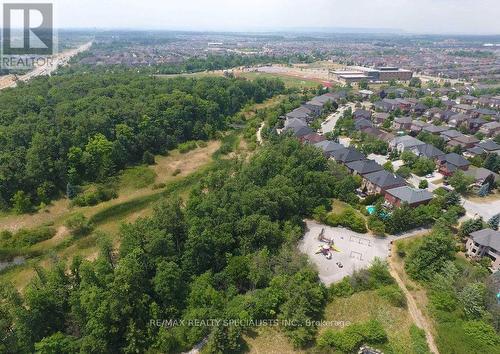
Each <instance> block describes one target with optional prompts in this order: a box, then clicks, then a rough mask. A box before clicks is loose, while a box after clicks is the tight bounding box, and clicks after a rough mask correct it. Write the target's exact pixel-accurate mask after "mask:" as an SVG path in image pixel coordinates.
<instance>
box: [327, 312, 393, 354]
mask: <svg viewBox="0 0 500 354" xmlns="http://www.w3.org/2000/svg"><path fill="white" fill-rule="evenodd" d="M386 341H387V334H386V332H385V330H384V328H383V327H382V325H381V324H380V322H378V321H376V320H370V321H367V322H363V323H355V324H352V325H350V326H348V327H346V328H345V329H344V330H342V331H337V332H335V331H332V330H326V331H325V332H323V334H321V336H320V337H319V338H318V346H319V347H320V348H329V347H330V348H335V349H337V350H339V351H341V352H343V353H351V352H353V351H355V350H356V349H358V348H359V347H360V346H361V345H362V344H363V343H367V344H379V343H384V342H386Z"/></svg>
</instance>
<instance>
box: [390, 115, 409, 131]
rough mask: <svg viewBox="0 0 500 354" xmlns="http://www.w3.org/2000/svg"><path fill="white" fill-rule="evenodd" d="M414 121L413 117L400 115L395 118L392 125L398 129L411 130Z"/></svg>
mask: <svg viewBox="0 0 500 354" xmlns="http://www.w3.org/2000/svg"><path fill="white" fill-rule="evenodd" d="M412 121H413V119H412V118H411V117H398V118H395V119H394V122H393V123H392V126H393V128H394V129H396V130H410V128H411V123H412Z"/></svg>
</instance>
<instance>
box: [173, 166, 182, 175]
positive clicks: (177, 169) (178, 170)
mask: <svg viewBox="0 0 500 354" xmlns="http://www.w3.org/2000/svg"><path fill="white" fill-rule="evenodd" d="M181 172H182V171H181V169H180V168H176V169H175V170H174V172H172V176H174V177H175V176H177V175H178V174H179V173H181Z"/></svg>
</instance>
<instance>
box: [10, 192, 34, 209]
mask: <svg viewBox="0 0 500 354" xmlns="http://www.w3.org/2000/svg"><path fill="white" fill-rule="evenodd" d="M11 201H12V208H13V210H14V212H15V213H16V214H25V213H29V212H30V211H31V210H32V209H33V205H32V204H31V199H30V197H29V196H28V195H27V194H26V193H25V192H24V191H17V192H16V194H14V196H13V197H12V200H11Z"/></svg>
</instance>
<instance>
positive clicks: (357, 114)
mask: <svg viewBox="0 0 500 354" xmlns="http://www.w3.org/2000/svg"><path fill="white" fill-rule="evenodd" d="M352 117H353V118H354V119H367V120H370V118H371V117H372V112H370V111H367V110H365V109H357V110H355V111H354V112H353V114H352Z"/></svg>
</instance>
